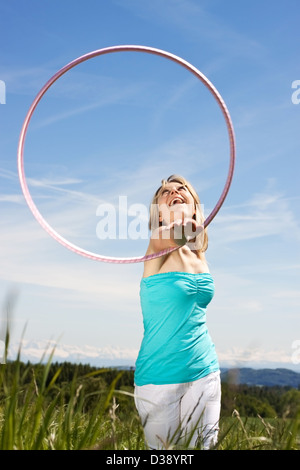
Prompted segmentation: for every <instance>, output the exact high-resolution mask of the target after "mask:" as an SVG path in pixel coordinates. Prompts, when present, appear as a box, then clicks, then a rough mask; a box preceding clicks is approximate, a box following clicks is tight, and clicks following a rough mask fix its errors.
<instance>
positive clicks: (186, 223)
mask: <svg viewBox="0 0 300 470" xmlns="http://www.w3.org/2000/svg"><path fill="white" fill-rule="evenodd" d="M202 230H203V225H199V224H197V222H196V220H195V219H192V218H184V219H183V220H182V219H177V220H175V221H174V222H172V223H171V224H169V226H168V227H167V231H169V233H170V236H171V238H172V239H173V240H174V241H175V243H176V244H177V245H179V246H184V245H186V243H189V242H191V241H195V239H196V237H197V236H198V235H199V234H200V233H201V232H202Z"/></svg>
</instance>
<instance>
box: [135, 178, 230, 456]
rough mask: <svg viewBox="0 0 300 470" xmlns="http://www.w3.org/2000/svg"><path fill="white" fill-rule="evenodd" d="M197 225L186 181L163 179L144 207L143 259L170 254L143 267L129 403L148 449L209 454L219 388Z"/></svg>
mask: <svg viewBox="0 0 300 470" xmlns="http://www.w3.org/2000/svg"><path fill="white" fill-rule="evenodd" d="M203 221H204V219H203V215H202V212H201V209H200V201H199V198H198V196H197V194H196V192H195V190H194V189H193V187H192V186H191V185H190V183H188V182H187V181H186V180H185V179H184V178H183V177H181V176H177V175H172V176H170V177H169V178H168V179H167V180H163V181H162V185H161V186H160V187H159V188H158V190H157V191H156V193H155V195H154V198H153V201H152V204H151V210H150V222H149V225H150V228H151V231H152V233H151V239H150V243H149V247H148V250H147V254H152V253H156V252H158V251H161V250H164V249H165V248H170V247H172V248H174V250H173V251H171V252H170V253H169V254H166V255H163V256H161V257H159V258H155V259H152V260H149V261H146V262H145V264H144V273H143V278H142V280H141V286H140V297H141V307H142V313H143V322H144V337H143V341H142V344H141V348H140V352H139V355H138V358H137V361H136V370H135V403H136V407H137V410H138V413H139V415H140V418H141V421H142V424H143V427H144V433H145V439H146V443H147V445H148V447H149V448H151V449H166V448H169V447H170V446H173V445H176V446H177V447H178V446H179V447H195V446H196V445H200V446H201V447H203V448H204V449H209V448H210V447H211V446H212V445H214V444H215V443H216V441H217V434H218V421H219V415H220V398H221V387H220V372H219V364H218V359H217V355H216V352H215V348H214V345H213V343H212V341H211V338H210V336H209V334H208V331H207V327H206V323H205V320H206V307H207V305H208V303H209V302H210V301H211V299H212V297H213V294H214V283H213V279H212V277H211V275H210V273H209V269H208V265H207V263H206V260H205V255H204V252H205V251H206V249H207V233H206V230H202V228H203V227H201V224H203Z"/></svg>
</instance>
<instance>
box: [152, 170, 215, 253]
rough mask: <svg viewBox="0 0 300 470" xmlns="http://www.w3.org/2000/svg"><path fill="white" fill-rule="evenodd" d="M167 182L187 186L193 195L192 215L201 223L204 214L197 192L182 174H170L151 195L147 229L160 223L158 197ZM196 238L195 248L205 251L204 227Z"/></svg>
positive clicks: (198, 250) (205, 236)
mask: <svg viewBox="0 0 300 470" xmlns="http://www.w3.org/2000/svg"><path fill="white" fill-rule="evenodd" d="M167 183H179V184H182V185H183V186H185V187H186V188H187V190H188V191H189V193H190V194H191V196H192V197H193V199H194V203H195V209H196V212H195V215H194V219H195V220H196V221H197V223H198V224H199V225H202V224H203V223H204V220H205V219H204V214H203V212H202V209H201V203H200V199H199V196H198V194H197V192H196V191H195V189H194V188H193V186H192V185H191V183H189V181H187V180H186V179H185V178H184V177H183V176H180V175H171V176H169V178H167V179H166V180H165V179H163V180H162V182H161V186H160V187H159V188H158V189H157V190H156V192H155V194H154V196H153V199H152V202H151V205H150V218H149V229H150V230H154V229H155V228H157V227H159V225H161V223H160V222H159V209H158V199H159V197H160V195H161V191H162V189H163V188H164V186H165V185H166V184H167ZM197 239H198V240H197V241H198V244H197V246H199V248H197V250H196V251H197V252H198V253H199V254H200V253H201V252H204V251H206V250H207V247H208V236H207V229H206V228H205V229H204V230H203V231H202V232H201V233H200V235H199V236H198V237H197Z"/></svg>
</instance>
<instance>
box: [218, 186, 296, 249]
mask: <svg viewBox="0 0 300 470" xmlns="http://www.w3.org/2000/svg"><path fill="white" fill-rule="evenodd" d="M272 185H273V183H272V184H271V187H270V184H268V186H267V188H266V190H264V191H262V192H259V193H256V194H254V195H253V197H252V198H251V200H249V201H248V202H245V203H243V204H241V205H239V206H232V207H230V206H228V207H226V208H224V209H222V212H221V213H220V215H218V217H217V218H216V219H215V221H214V224H215V226H216V236H217V243H221V244H228V243H234V242H237V241H242V240H250V239H258V238H263V237H279V238H280V239H281V240H284V239H286V240H287V239H289V238H290V239H294V240H296V241H300V226H299V221H298V219H297V217H296V215H295V213H294V211H293V209H292V208H291V206H290V199H289V198H286V197H285V195H284V194H283V193H280V192H278V191H277V190H276V189H275V188H272Z"/></svg>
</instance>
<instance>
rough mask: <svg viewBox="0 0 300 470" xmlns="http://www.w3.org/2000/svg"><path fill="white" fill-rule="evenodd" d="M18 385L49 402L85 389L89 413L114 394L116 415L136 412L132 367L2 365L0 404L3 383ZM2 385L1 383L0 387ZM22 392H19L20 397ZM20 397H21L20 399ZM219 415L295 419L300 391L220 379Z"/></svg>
mask: <svg viewBox="0 0 300 470" xmlns="http://www.w3.org/2000/svg"><path fill="white" fill-rule="evenodd" d="M16 372H17V376H18V381H19V382H20V385H19V386H20V388H23V389H24V390H25V389H26V387H29V386H32V387H35V389H36V394H37V395H38V394H39V390H40V389H41V387H43V389H46V390H47V396H48V399H49V402H51V399H52V398H53V397H54V396H56V395H57V393H60V395H61V401H63V402H64V403H68V399H69V397H70V396H71V394H72V391H74V390H75V392H76V390H77V388H78V389H79V388H80V389H82V388H83V389H84V396H85V405H84V410H85V411H86V412H89V411H90V410H91V409H92V408H93V407H94V406H95V405H96V403H98V402H99V400H106V399H107V395H108V394H110V396H114V397H115V399H116V401H117V403H118V404H119V414H120V415H122V414H124V415H125V414H128V413H129V412H132V413H134V412H135V405H134V400H133V397H132V394H133V385H134V369H133V368H131V369H124V370H120V369H117V368H102V369H101V368H97V367H93V366H90V365H88V364H73V363H71V362H63V363H58V362H53V363H48V364H31V363H29V362H27V363H22V362H19V361H16V362H8V363H7V364H5V365H1V374H2V381H1V383H0V403H1V401H2V399H3V398H4V396H5V395H4V390H3V384H4V383H9V382H11V381H14V380H15V377H16ZM1 384H2V386H1ZM21 396H22V394H20V397H21ZM20 399H21V398H20ZM221 410H222V411H221V416H223V417H226V416H231V415H232V413H233V411H234V410H237V411H238V412H239V414H240V416H245V417H257V416H258V415H259V416H261V417H262V418H276V417H277V418H294V417H296V415H297V413H299V411H300V390H299V389H295V388H292V387H286V386H270V387H269V386H268V387H267V386H249V385H242V384H241V385H234V384H231V383H229V382H224V381H222V408H221Z"/></svg>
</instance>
